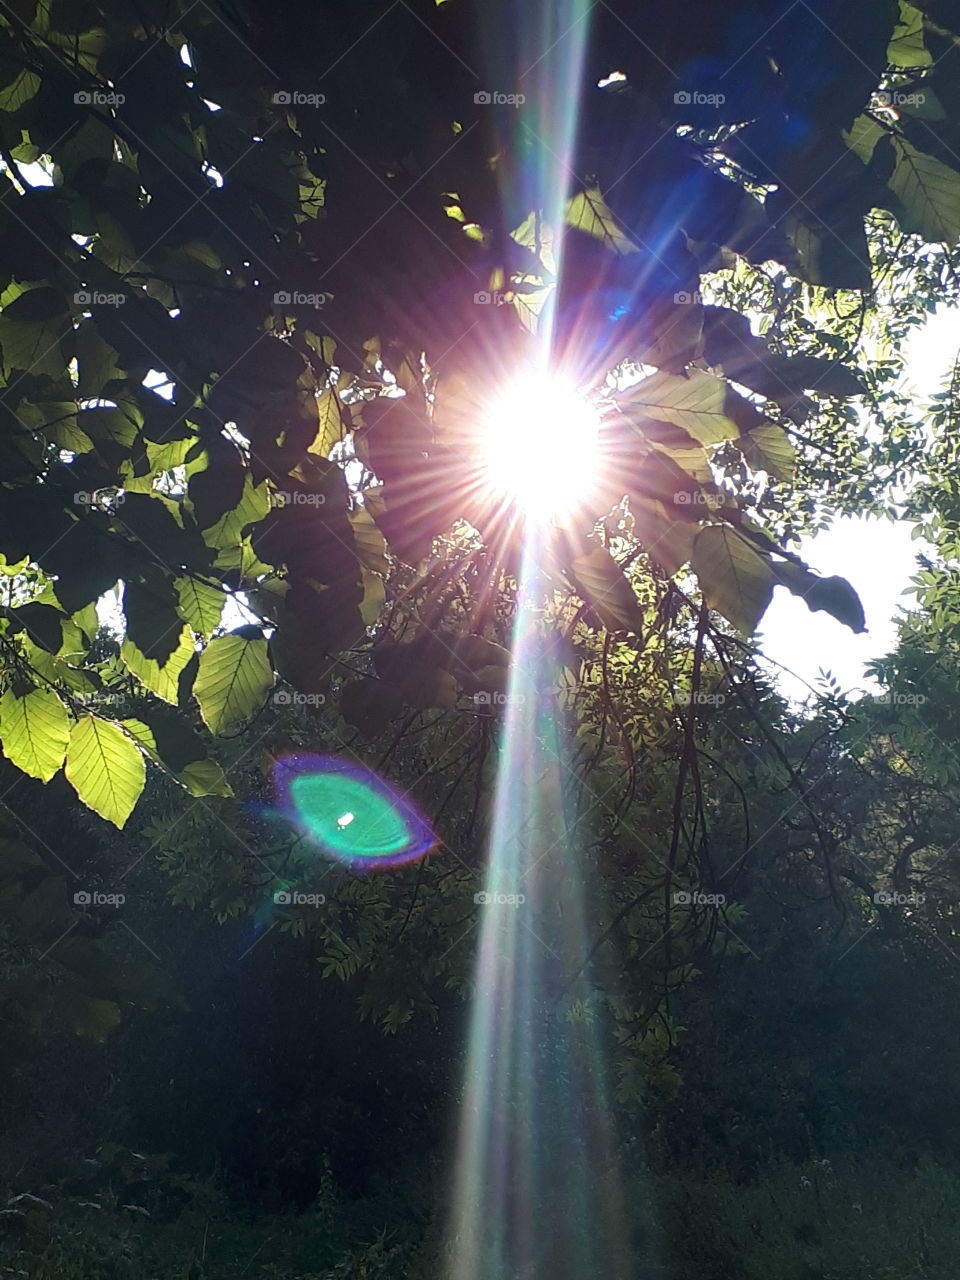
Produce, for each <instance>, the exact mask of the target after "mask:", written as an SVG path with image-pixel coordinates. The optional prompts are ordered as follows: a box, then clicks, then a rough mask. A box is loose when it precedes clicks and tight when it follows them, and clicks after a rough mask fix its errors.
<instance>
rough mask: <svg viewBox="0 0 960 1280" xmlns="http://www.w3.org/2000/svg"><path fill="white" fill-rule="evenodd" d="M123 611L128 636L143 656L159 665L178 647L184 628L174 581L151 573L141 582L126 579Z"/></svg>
mask: <svg viewBox="0 0 960 1280" xmlns="http://www.w3.org/2000/svg"><path fill="white" fill-rule="evenodd" d="M123 614H124V618H125V619H126V623H127V639H128V640H130V641H131V643H132V644H134V645H135V646H136V648H137V649H138V650H139V651H140V653H142V654H143V656H144V657H145V658H147V659H149V660H150V661H152V662H156V663H157V664H158V665H159V666H161V667H162V666H163V664H164V663H165V662H167V661H168V660H169V659H170V657H171V656H172V654H173V653H174V652H175V651H176V650H177V648H178V647H179V643H180V633H181V631H182V630H183V623H182V621H181V618H180V615H179V613H178V612H177V595H176V592H175V591H174V589H173V584H172V583H171V582H170V580H169V579H168V578H165V577H164V576H162V574H159V573H154V572H151V574H150V576H149V578H148V579H147V580H146V581H144V582H137V581H135V580H131V581H128V582H125V583H124V584H123Z"/></svg>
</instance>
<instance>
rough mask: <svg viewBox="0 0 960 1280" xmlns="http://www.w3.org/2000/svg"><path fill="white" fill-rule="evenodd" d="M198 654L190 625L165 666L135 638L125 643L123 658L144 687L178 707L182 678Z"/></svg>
mask: <svg viewBox="0 0 960 1280" xmlns="http://www.w3.org/2000/svg"><path fill="white" fill-rule="evenodd" d="M195 653H196V650H195V649H194V643H193V636H192V635H191V634H190V629H189V627H184V628H183V630H182V631H181V632H180V638H179V640H178V642H177V647H176V648H175V649H174V651H173V653H171V655H170V657H169V658H168V659H167V661H166V662H165V663H164V664H163V666H160V664H159V663H158V662H154V661H153V659H151V658H147V657H145V656H144V655H143V654H142V653H141V652H140V650H139V649H138V648H137V646H136V645H135V644H134V643H133V642H132V641H131V640H124V642H123V644H121V646H120V661H121V662H122V663H123V664H124V666H125V667H126V668H127V670H128V671H129V672H130V674H131V675H132V676H135V677H136V678H137V679H138V680H139V681H140V683H141V684H142V685H143V686H144V688H146V689H149V690H150V692H151V693H155V694H156V695H157V697H158V698H162V699H163V701H164V702H169V703H170V704H171V706H174V707H175V706H176V705H177V702H178V700H179V684H180V677H181V675H182V674H183V672H184V671H185V670H186V668H187V666H188V665H189V663H190V659H191V658H193V657H194V655H195Z"/></svg>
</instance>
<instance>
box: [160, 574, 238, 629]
mask: <svg viewBox="0 0 960 1280" xmlns="http://www.w3.org/2000/svg"><path fill="white" fill-rule="evenodd" d="M173 585H174V587H175V588H176V591H177V599H178V600H179V602H180V616H181V618H183V620H184V622H185V623H186V624H187V626H188V627H190V629H191V630H192V631H196V632H197V633H198V634H199V635H201V636H203V638H204V640H209V638H210V637H211V636H212V635H213V633H214V631H216V629H217V627H219V625H220V619H221V617H222V616H223V607H224V605H225V603H226V597H225V595H224V593H223V592H222V591H221V590H220V588H219V587H213V586H210V585H209V584H208V583H206V582H198V581H197V579H196V578H177V580H176V581H175V582H174V584H173Z"/></svg>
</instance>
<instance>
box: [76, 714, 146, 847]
mask: <svg viewBox="0 0 960 1280" xmlns="http://www.w3.org/2000/svg"><path fill="white" fill-rule="evenodd" d="M65 773H66V777H67V781H68V782H69V783H70V785H71V786H72V787H73V789H74V791H76V793H77V795H78V796H79V797H80V799H81V800H82V801H83V803H84V804H85V805H86V806H87V808H88V809H92V810H93V811H94V813H99V815H100V817H101V818H105V819H106V820H107V822H112V823H113V825H114V826H115V827H123V825H124V823H125V822H126V821H127V819H128V818H129V817H130V814H131V813H132V812H133V807H134V805H135V804H136V803H137V801H138V800H139V798H140V793H141V792H142V791H143V786H144V783H145V781H146V766H145V765H144V762H143V756H142V755H141V754H140V751H139V750H138V749H137V747H136V746H135V745H134V743H133V742H131V741H130V739H129V738H128V737H127V735H126V734H125V733H124V732H123V731H122V730H121V729H120V728H118V726H117V725H115V724H111V723H110V722H109V721H107V720H101V719H100V717H99V716H94V715H85V716H81V718H80V719H79V720H78V721H77V723H76V724H75V725H74V726H73V732H72V733H71V734H70V744H69V746H68V747H67V763H66V769H65Z"/></svg>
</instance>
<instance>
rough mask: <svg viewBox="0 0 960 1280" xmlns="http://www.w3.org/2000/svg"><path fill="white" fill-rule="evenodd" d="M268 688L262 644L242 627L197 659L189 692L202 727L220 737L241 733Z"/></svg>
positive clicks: (270, 673) (269, 674)
mask: <svg viewBox="0 0 960 1280" xmlns="http://www.w3.org/2000/svg"><path fill="white" fill-rule="evenodd" d="M251 631H252V632H254V636H250V635H249V634H248V633H249V632H251ZM272 686H273V671H272V669H271V667H270V660H269V657H268V656H267V642H266V640H265V639H264V638H263V636H262V635H261V634H260V633H259V632H258V631H256V629H255V628H250V627H242V628H240V630H239V631H233V632H231V633H230V635H226V636H219V637H218V638H217V639H216V640H211V641H210V643H209V644H208V645H207V647H206V649H205V650H204V651H203V653H202V654H201V656H200V669H199V671H198V672H197V678H196V680H195V681H194V686H193V692H194V695H195V697H196V699H197V702H198V703H199V706H200V714H201V716H202V717H203V720H204V723H205V724H206V725H207V727H208V728H209V729H210V730H211V732H213V733H218V734H222V733H235V732H237V730H239V729H242V728H243V726H244V725H245V724H247V723H248V721H249V720H250V719H251V718H252V717H253V716H254V715H255V714H256V712H257V711H259V709H260V707H261V706H262V705H263V703H264V701H265V700H266V697H267V693H268V692H269V690H270V689H271V687H272Z"/></svg>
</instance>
